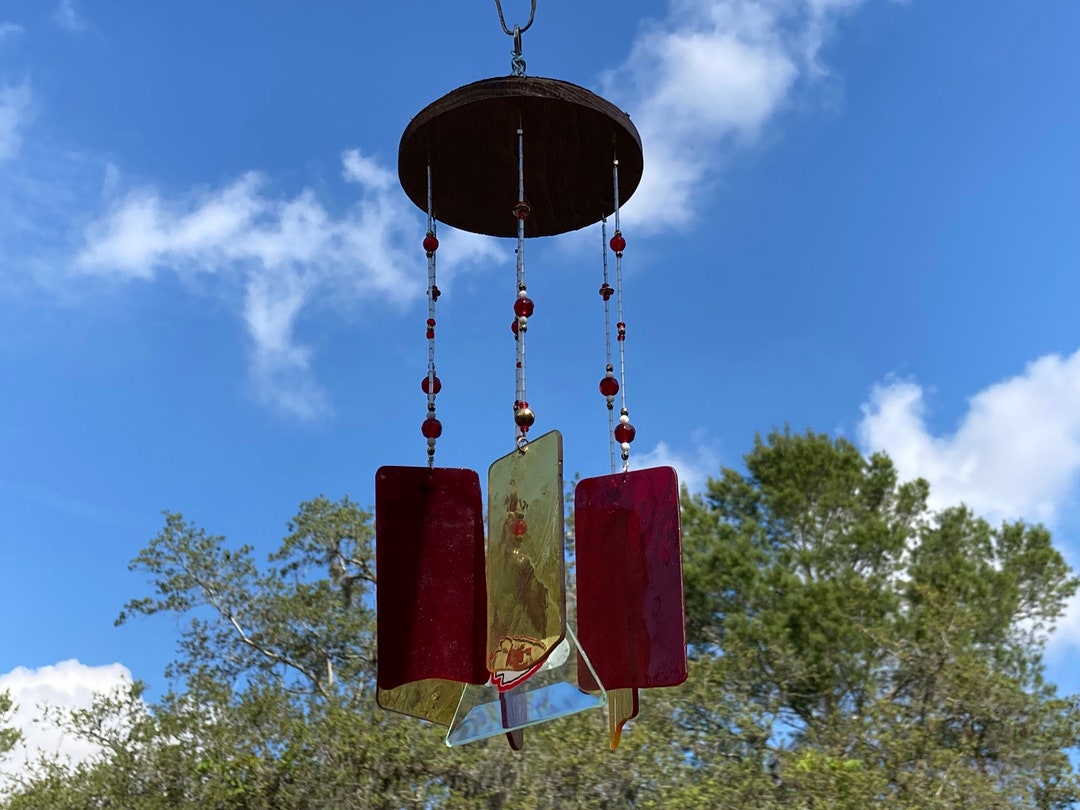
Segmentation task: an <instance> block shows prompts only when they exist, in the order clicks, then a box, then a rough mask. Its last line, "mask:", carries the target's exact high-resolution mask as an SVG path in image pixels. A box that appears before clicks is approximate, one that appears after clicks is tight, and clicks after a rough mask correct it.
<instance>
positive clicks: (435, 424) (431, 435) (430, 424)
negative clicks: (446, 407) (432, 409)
mask: <svg viewBox="0 0 1080 810" xmlns="http://www.w3.org/2000/svg"><path fill="white" fill-rule="evenodd" d="M420 432H421V433H423V434H424V438H425V439H437V438H439V437H440V436H442V422H440V421H439V420H438V419H436V418H435V417H434V416H430V417H428V418H427V419H425V420H424V424H422V425H421V426H420Z"/></svg>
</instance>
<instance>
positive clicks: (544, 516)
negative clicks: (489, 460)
mask: <svg viewBox="0 0 1080 810" xmlns="http://www.w3.org/2000/svg"><path fill="white" fill-rule="evenodd" d="M488 537H489V546H488V554H487V606H488V628H487V656H486V663H487V668H488V670H489V671H490V672H491V673H492V674H493V676H494V678H495V679H496V680H497V681H500V682H501V683H502V684H503V686H504V687H507V686H508V685H509V684H510V683H511V682H513V681H514V680H515V679H516V678H518V677H520V676H521V674H522V673H526V674H527V673H528V672H529V671H530V670H531V669H533V668H535V667H536V666H538V665H539V664H540V663H541V662H542V661H543V660H544V657H545V656H546V655H548V653H549V652H550V651H551V650H552V649H553V648H554V647H555V645H556V644H558V643H559V641H560V639H562V637H563V629H564V627H565V625H566V587H565V583H564V581H563V570H564V569H563V492H562V436H560V435H559V433H558V431H554V430H553V431H551V432H550V433H545V434H544V435H543V436H541V437H539V438H538V439H535V440H534V441H531V442H529V444H528V445H526V446H525V448H524V449H523V450H515V451H514V452H512V453H510V455H508V456H504V457H503V458H501V459H499V460H498V461H496V462H495V463H494V464H492V465H491V469H490V470H489V472H488Z"/></svg>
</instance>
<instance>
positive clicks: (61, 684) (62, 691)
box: [0, 659, 132, 787]
mask: <svg viewBox="0 0 1080 810" xmlns="http://www.w3.org/2000/svg"><path fill="white" fill-rule="evenodd" d="M131 682H132V680H131V672H130V671H129V670H128V668H127V667H125V666H122V665H121V664H107V665H105V666H97V667H94V666H87V665H86V664H82V663H79V662H78V661H76V660H74V659H72V660H70V661H61V662H60V663H58V664H53V665H50V666H44V667H40V668H39V669H27V668H26V667H16V668H15V669H13V670H12V671H11V672H8V673H6V674H4V675H0V692H3V691H5V690H6V691H9V692H10V693H11V697H12V700H13V701H14V702H15V703H16V704H17V705H18V711H17V712H16V714H15V717H14V722H13V725H14V726H15V727H16V728H18V729H19V730H20V731H21V732H22V734H23V739H22V742H21V743H20V744H19V745H18V746H16V748H15V749H14V750H13V751H12V752H10V754H9V755H8V756H7V757H6V758H4V759H0V787H3V785H4V782H5V781H6V779H7V777H8V776H9V775H11V774H15V773H19V772H21V771H22V770H23V769H24V768H25V765H26V763H27V762H31V761H34V760H36V759H37V758H38V756H39V755H41V754H44V755H46V756H54V755H58V756H60V757H61V758H69V759H70V760H71V761H73V762H80V761H84V760H87V759H89V758H91V757H93V756H95V755H96V754H98V753H100V749H99V748H98V747H97V746H95V745H93V744H92V743H89V742H87V741H86V740H78V739H73V738H72V737H70V736H68V735H65V734H63V733H62V732H61V731H60V730H59V729H58V728H56V726H54V725H52V724H51V723H48V722H45V721H42V720H41V717H42V712H41V706H42V705H48V706H52V707H56V708H58V709H62V710H70V709H86V708H89V707H90V704H91V701H92V700H93V697H94V695H95V694H97V693H102V692H112V691H113V690H115V689H118V688H122V687H127V686H130V685H131Z"/></svg>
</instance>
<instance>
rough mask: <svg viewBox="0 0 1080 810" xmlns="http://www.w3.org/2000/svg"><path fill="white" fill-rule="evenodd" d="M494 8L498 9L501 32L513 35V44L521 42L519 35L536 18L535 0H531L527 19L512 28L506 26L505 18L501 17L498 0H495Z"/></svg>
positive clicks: (509, 35)
mask: <svg viewBox="0 0 1080 810" xmlns="http://www.w3.org/2000/svg"><path fill="white" fill-rule="evenodd" d="M495 8H497V9H498V10H499V24H500V25H502V30H503V33H504V34H506V35H507V36H508V37H514V41H515V43H514V44H515V45H517V44H520V43H521V35H522V34H524V33H525V32H526V31H528V30H529V26H530V25H532V24H533V20H534V19H536V0H532V8H531V9H530V10H529V21H528V22H527V23H525V25H522V26H517V25H515V26H514V29H513V30H510V29H509V28H507V27H506V18H505V17H503V10H502V3H501V2H499V0H495Z"/></svg>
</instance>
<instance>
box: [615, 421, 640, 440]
mask: <svg viewBox="0 0 1080 810" xmlns="http://www.w3.org/2000/svg"><path fill="white" fill-rule="evenodd" d="M636 435H637V431H636V430H634V426H633V425H631V424H625V425H624V424H618V425H616V426H615V441H617V442H618V443H619V444H629V443H630V442H632V441H633V440H634V436H636Z"/></svg>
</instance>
